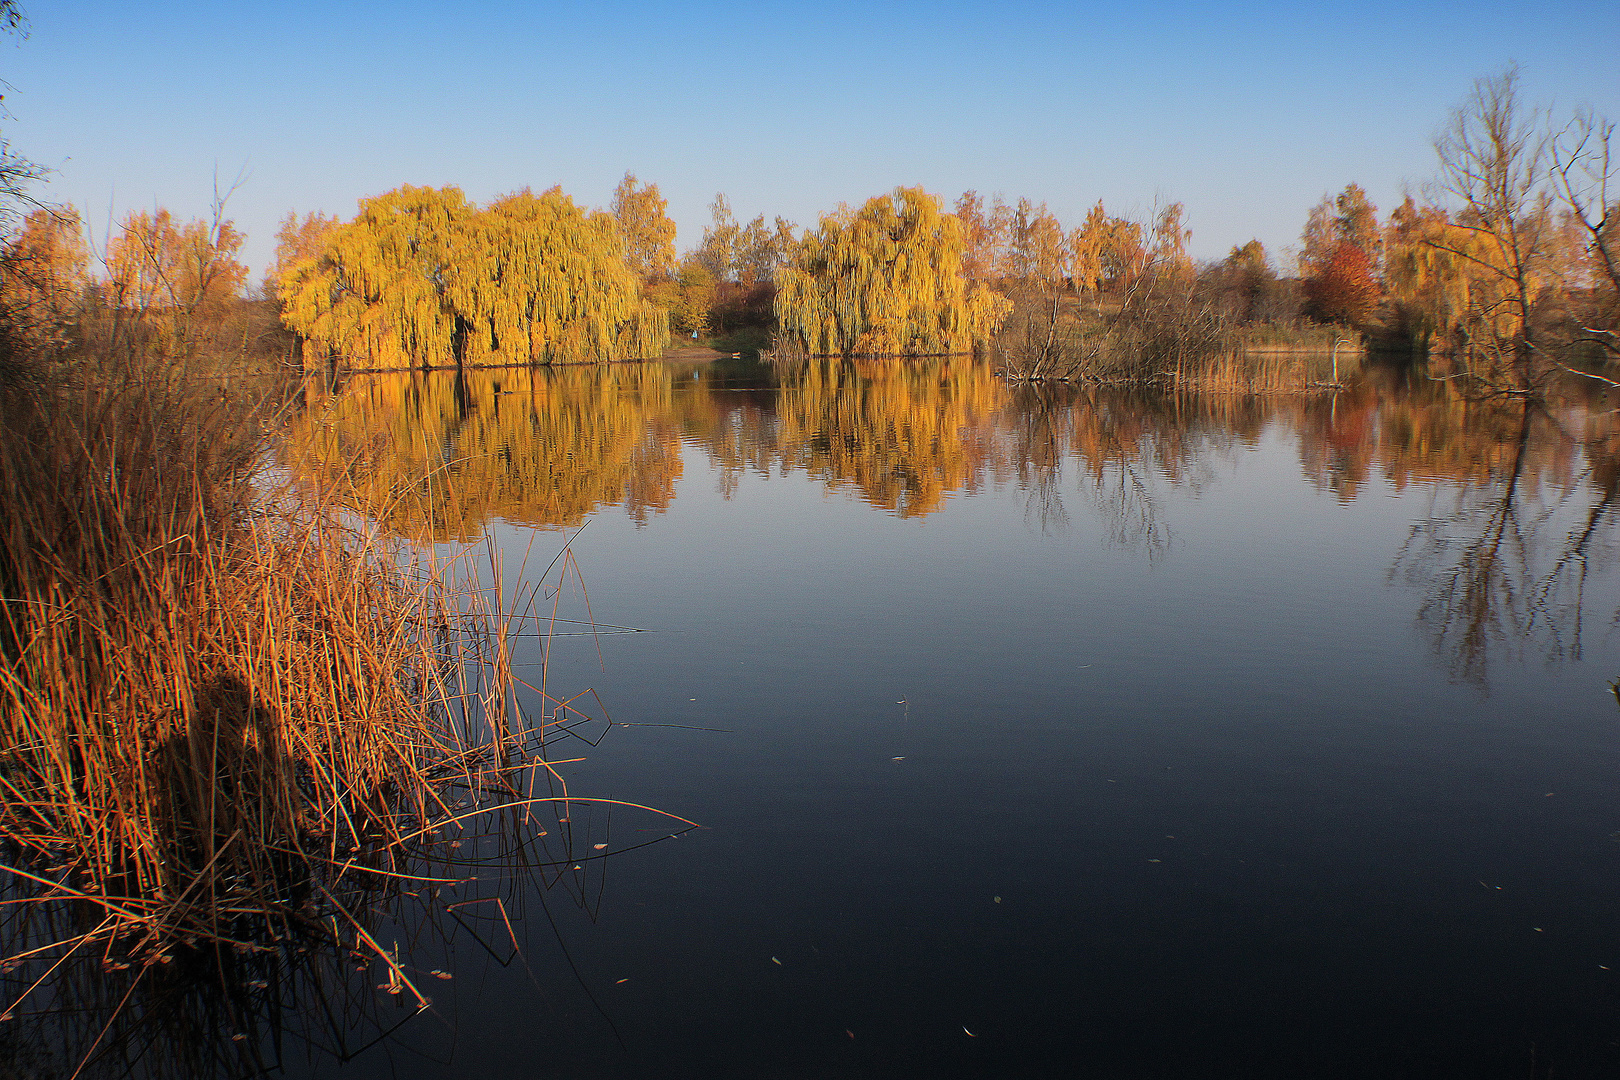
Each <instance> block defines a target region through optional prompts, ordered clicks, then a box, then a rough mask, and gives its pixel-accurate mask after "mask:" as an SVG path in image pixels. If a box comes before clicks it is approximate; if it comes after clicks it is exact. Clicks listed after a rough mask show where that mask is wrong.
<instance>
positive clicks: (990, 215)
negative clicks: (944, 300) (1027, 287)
mask: <svg viewBox="0 0 1620 1080" xmlns="http://www.w3.org/2000/svg"><path fill="white" fill-rule="evenodd" d="M955 214H956V220H957V221H959V222H961V223H962V274H963V276H965V277H966V278H967V279H968V280H969V281H978V282H984V283H988V282H989V281H990V280H991V279H992V278H993V277H994V276H995V274H996V271H997V268H998V267H1000V266H1001V265H1002V262H1003V259H1004V258H1005V255H1004V253H1003V252H1004V249H1005V247H1006V244H1007V236H1008V233H1009V231H1010V229H1011V225H1012V213H1011V211H1010V210H1009V208H1008V207H1007V204H1006V203H1004V202H1002V200H1001V197H1000V196H999V195H998V196H996V197H995V199H994V200H993V201H992V202H991V204H990V206H989V208H988V209H986V207H985V205H984V199H983V198H982V197H981V196H980V195H979V193H978V192H976V191H964V192H963V193H962V194H961V195H960V196H959V197H958V198H957V200H956V208H955Z"/></svg>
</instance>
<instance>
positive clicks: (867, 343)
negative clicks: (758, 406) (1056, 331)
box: [776, 188, 1011, 355]
mask: <svg viewBox="0 0 1620 1080" xmlns="http://www.w3.org/2000/svg"><path fill="white" fill-rule="evenodd" d="M963 247H964V242H963V234H962V226H961V223H960V222H958V221H957V219H956V218H955V217H953V216H952V215H950V214H947V213H943V212H942V211H941V210H940V205H939V200H938V199H936V198H935V197H934V196H932V195H929V194H928V193H927V192H925V191H923V190H922V188H898V189H896V190H895V192H894V193H893V194H892V195H880V196H878V197H877V198H874V199H870V200H868V201H867V203H866V205H864V206H863V207H861V208H860V210H858V211H856V212H854V213H852V214H838V215H829V216H826V217H823V218H822V219H821V228H820V229H818V230H817V231H815V232H813V233H812V232H807V233H806V234H805V235H804V236H803V238H802V239H801V240H800V241H799V243H798V245H797V247H796V250H795V251H793V252H792V253H791V258H790V259H789V260H788V264H787V265H786V266H784V267H783V268H782V269H781V270H779V271H778V272H777V276H776V283H777V294H776V313H777V317H778V319H779V320H780V322H781V329H782V333H783V334H785V335H787V336H788V337H789V338H791V339H793V340H795V341H797V342H798V343H799V344H800V345H802V346H803V347H804V348H805V349H807V350H808V351H809V352H812V353H823V354H830V353H844V354H853V353H871V354H914V355H915V354H927V353H953V352H966V351H968V350H969V349H971V348H972V347H973V346H975V345H979V344H985V343H988V341H989V340H990V337H991V336H992V335H993V334H994V333H995V331H996V329H997V328H998V327H999V326H1000V325H1001V322H1002V320H1003V319H1005V318H1006V317H1007V312H1008V310H1009V309H1010V306H1011V305H1010V304H1009V303H1008V301H1007V300H1006V298H1005V297H1002V296H1000V295H998V294H996V293H993V292H990V291H989V290H988V289H985V288H983V287H982V286H979V285H972V286H971V287H970V286H969V283H968V282H967V281H966V280H965V279H964V278H963V276H962V252H963Z"/></svg>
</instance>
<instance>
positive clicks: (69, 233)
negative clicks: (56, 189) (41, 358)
mask: <svg viewBox="0 0 1620 1080" xmlns="http://www.w3.org/2000/svg"><path fill="white" fill-rule="evenodd" d="M89 263H90V253H89V249H88V248H87V247H86V245H85V242H84V233H83V230H82V229H81V228H80V224H79V212H78V211H77V210H75V209H73V207H71V206H64V207H60V208H44V209H39V210H35V211H34V212H33V213H31V214H29V215H28V217H27V218H26V219H24V221H23V225H22V228H21V229H19V230H18V231H17V233H16V234H15V235H14V236H12V237H11V239H10V240H9V241H8V242H7V243H6V245H5V248H4V251H3V252H0V321H3V322H4V324H5V325H6V327H7V329H8V330H9V331H10V333H12V334H13V335H14V336H15V337H16V338H17V341H18V344H20V345H22V346H23V347H25V348H28V349H30V350H34V351H37V352H41V353H46V354H49V353H52V352H54V351H56V350H58V349H60V348H61V347H62V346H64V345H65V344H66V343H67V340H68V332H69V330H70V328H71V326H72V324H73V321H74V320H75V319H76V318H77V316H78V313H79V306H80V301H81V299H82V297H83V293H84V287H85V285H86V283H87V282H88V280H89V279H88V278H87V277H86V270H87V268H88V267H89Z"/></svg>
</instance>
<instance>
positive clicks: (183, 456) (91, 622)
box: [0, 365, 568, 963]
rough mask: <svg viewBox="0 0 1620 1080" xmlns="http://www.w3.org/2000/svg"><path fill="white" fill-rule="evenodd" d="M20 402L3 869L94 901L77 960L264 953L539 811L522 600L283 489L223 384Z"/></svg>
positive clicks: (87, 905)
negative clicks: (497, 820) (525, 697)
mask: <svg viewBox="0 0 1620 1080" xmlns="http://www.w3.org/2000/svg"><path fill="white" fill-rule="evenodd" d="M166 370H167V369H166ZM0 394H3V395H4V398H5V400H4V409H3V420H0V502H3V505H4V506H5V508H6V512H5V513H4V514H3V515H0V590H3V600H4V606H3V612H0V862H3V863H4V864H5V865H4V867H3V870H0V872H8V873H9V874H11V875H12V876H13V879H14V880H21V881H23V882H26V883H29V884H31V885H32V886H35V887H36V888H35V891H34V892H33V893H32V894H31V897H30V896H24V897H22V898H21V899H16V898H14V899H13V900H11V901H8V902H17V903H25V902H29V900H30V898H31V899H32V900H34V901H39V902H45V901H61V900H64V899H68V900H71V901H72V902H74V903H75V904H77V905H78V906H79V907H81V908H82V909H83V910H84V911H87V912H89V913H90V914H89V917H88V918H87V919H85V920H84V925H83V926H82V927H81V928H80V930H79V932H78V936H77V937H76V938H75V939H74V941H73V942H71V944H72V945H73V946H74V947H78V946H80V945H82V944H83V943H85V942H89V941H95V940H105V941H106V942H108V943H109V945H108V948H109V949H111V948H114V947H116V949H117V951H118V955H121V956H124V957H125V958H126V960H127V961H128V962H138V961H142V960H144V961H145V962H147V963H150V962H151V961H152V959H153V958H154V957H157V958H159V959H161V958H162V957H163V954H165V952H166V951H167V950H170V949H172V948H174V947H176V946H177V945H178V946H180V947H185V946H196V945H198V944H199V943H203V944H206V943H214V944H216V945H217V944H222V943H223V944H230V945H235V946H237V947H238V948H242V949H252V948H257V947H260V946H259V945H258V944H256V943H258V942H262V941H264V940H266V938H268V939H270V940H276V939H279V938H283V937H285V936H286V935H288V934H289V933H292V932H294V931H296V929H297V928H298V926H299V925H317V926H327V925H328V924H330V925H331V926H336V923H334V922H332V921H331V920H332V919H333V917H334V916H342V917H343V918H344V919H345V920H348V912H349V910H350V909H351V908H352V907H353V900H352V899H351V900H350V901H347V902H346V901H345V899H344V897H345V896H349V895H351V893H352V890H354V889H356V888H361V889H363V888H364V886H365V883H366V882H367V881H371V882H376V881H383V880H396V879H400V878H403V877H408V876H409V875H410V874H411V873H412V871H411V865H412V863H411V857H412V854H413V852H419V851H420V849H421V847H422V846H423V844H424V843H426V842H427V840H428V838H430V837H431V836H432V835H433V833H434V831H435V830H436V829H438V828H441V827H443V826H444V825H445V824H446V823H453V822H455V821H457V820H459V817H458V812H459V811H460V810H461V809H462V808H463V807H465V806H468V805H479V804H482V805H488V804H489V803H488V800H490V799H491V798H493V799H495V800H497V801H504V802H506V803H508V804H510V803H516V802H522V801H524V800H523V796H524V794H525V792H524V791H522V790H521V787H522V784H523V782H524V781H523V780H522V776H525V775H526V776H528V783H529V784H530V785H531V786H532V784H533V783H534V782H535V781H534V775H533V772H534V766H535V757H536V756H537V755H535V753H534V750H535V747H536V745H537V744H538V743H541V742H543V730H544V726H545V725H544V724H540V725H533V726H531V725H528V724H526V722H524V720H523V718H522V715H521V713H520V712H518V710H517V709H516V705H515V696H514V695H513V693H512V688H513V684H512V675H511V667H510V662H509V656H508V651H507V650H508V647H509V643H508V632H509V631H510V629H511V627H512V625H513V623H512V617H511V615H510V613H505V612H502V611H501V609H500V590H499V588H494V589H490V590H483V589H481V588H480V587H479V586H478V585H477V583H476V582H475V581H473V580H472V579H471V578H470V577H468V576H467V574H466V573H465V572H463V571H461V570H457V569H455V568H454V567H446V566H443V565H435V564H434V563H433V562H431V561H430V560H429V561H424V560H423V559H422V558H417V559H414V560H413V559H411V558H408V557H406V555H405V554H404V553H403V552H401V551H399V550H392V549H389V548H386V547H383V546H379V545H377V544H376V543H374V542H373V541H372V540H371V539H369V538H368V535H367V534H366V533H365V532H363V531H361V530H360V529H358V528H357V527H355V526H354V525H353V524H352V523H346V522H345V520H344V519H343V518H342V517H341V516H340V515H338V514H337V513H335V512H333V511H330V510H329V509H328V508H326V507H325V506H323V504H322V502H321V500H320V497H319V495H318V493H312V492H309V491H307V490H300V489H299V488H297V487H296V486H294V485H290V484H285V483H283V484H277V483H275V482H274V477H272V476H269V475H266V474H265V472H264V467H263V463H264V462H265V461H267V460H268V458H267V457H266V456H265V455H264V454H263V447H262V446H261V435H260V429H261V427H262V426H263V420H264V418H263V416H261V415H258V414H255V412H254V410H253V407H251V406H250V405H245V404H243V403H241V402H239V401H236V400H233V399H231V398H230V397H229V396H228V395H226V394H225V393H223V392H222V391H221V390H220V389H219V388H218V386H217V384H216V383H213V382H210V381H195V380H187V379H185V378H174V377H169V376H167V375H165V376H161V377H160V376H154V375H152V374H151V372H150V371H148V372H146V373H141V372H134V373H131V372H129V371H128V370H127V369H124V370H122V371H114V370H110V369H107V368H96V367H94V366H93V365H85V366H84V367H82V368H79V369H75V370H74V371H72V372H71V373H70V374H66V375H62V374H58V375H57V376H55V377H54V378H47V377H44V376H38V375H33V376H30V375H29V374H27V373H25V372H23V371H21V370H19V369H18V368H17V367H16V365H12V366H11V367H10V368H8V369H6V378H5V379H4V385H3V386H0ZM542 687H543V684H542ZM542 708H543V709H544V710H545V711H546V712H548V713H550V714H551V715H550V717H549V719H550V721H551V722H553V723H555V722H558V721H560V720H562V719H564V718H566V716H567V713H568V710H567V709H565V708H562V707H560V706H559V707H551V706H544V705H543V706H542ZM522 770H529V771H528V772H527V773H523V772H522ZM546 779H548V780H549V776H547V777H546ZM527 794H529V795H533V792H532V791H530V792H527ZM529 801H530V802H538V801H548V800H547V799H530V800H529ZM329 936H330V935H329ZM354 940H355V941H357V942H359V943H362V944H365V932H364V929H363V927H360V926H359V925H358V922H357V921H356V923H355V929H354ZM52 944H53V945H60V944H62V943H60V942H57V943H52ZM369 945H370V946H375V943H374V942H372V943H369ZM42 947H43V946H42ZM375 951H376V952H378V953H381V952H382V950H381V949H380V948H376V950H375ZM109 955H111V954H109ZM17 959H18V957H16V956H11V957H8V960H10V961H16V960H17Z"/></svg>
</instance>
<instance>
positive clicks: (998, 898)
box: [992, 896, 1001, 904]
mask: <svg viewBox="0 0 1620 1080" xmlns="http://www.w3.org/2000/svg"><path fill="white" fill-rule="evenodd" d="M992 899H994V900H995V902H996V903H998V904H999V903H1001V897H999V896H997V897H993V898H992Z"/></svg>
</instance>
